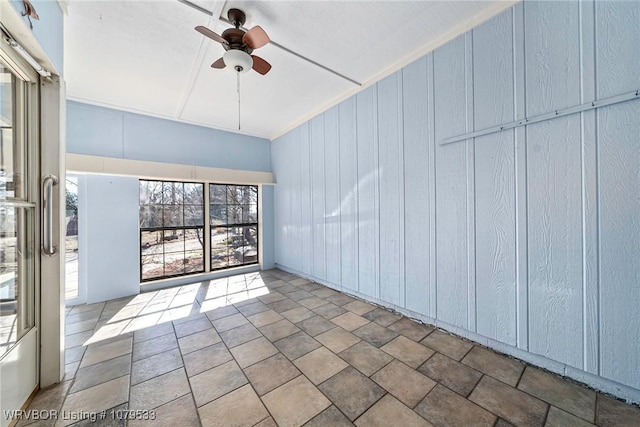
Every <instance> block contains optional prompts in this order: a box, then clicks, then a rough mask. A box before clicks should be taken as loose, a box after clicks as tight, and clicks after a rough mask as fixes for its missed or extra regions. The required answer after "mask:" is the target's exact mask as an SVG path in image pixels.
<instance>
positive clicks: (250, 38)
mask: <svg viewBox="0 0 640 427" xmlns="http://www.w3.org/2000/svg"><path fill="white" fill-rule="evenodd" d="M270 41H271V40H270V39H269V36H268V35H267V33H265V32H264V30H263V29H262V27H260V26H259V25H256V26H255V27H253V28H252V29H250V30H249V31H247V32H246V33H244V36H242V42H243V43H244V44H246V45H247V46H249V47H250V48H251V49H258V48H260V47H262V46H264V45H265V44H267V43H269V42H270Z"/></svg>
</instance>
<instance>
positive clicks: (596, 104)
mask: <svg viewBox="0 0 640 427" xmlns="http://www.w3.org/2000/svg"><path fill="white" fill-rule="evenodd" d="M634 99H640V89H639V90H635V91H631V92H627V93H623V94H621V95H616V96H611V97H608V98H604V99H601V100H598V101H591V102H585V103H584V104H580V105H575V106H573V107H568V108H562V109H559V110H553V111H551V112H549V113H544V114H539V115H537V116H533V117H528V118H527V117H525V118H524V119H522V120H516V121H513V122H509V123H505V124H502V125H498V126H492V127H490V128H486V129H482V130H477V131H474V132H469V133H464V134H461V135H457V136H452V137H450V138H445V139H443V140H442V141H440V145H446V144H452V143H454V142H460V141H464V140H466V139H471V138H477V137H480V136H484V135H489V134H492V133H496V132H502V131H504V130H509V129H514V128H517V127H520V126H526V125H531V124H534V123H539V122H544V121H547V120H553V119H557V118H559V117H564V116H569V115H571V114H577V113H581V112H583V111H589V110H595V109H598V108H602V107H607V106H609V105H614V104H620V103H621V102H627V101H632V100H634Z"/></svg>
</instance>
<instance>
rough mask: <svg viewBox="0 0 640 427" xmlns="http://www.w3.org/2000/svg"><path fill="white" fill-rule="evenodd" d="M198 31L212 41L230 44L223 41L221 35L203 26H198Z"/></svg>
mask: <svg viewBox="0 0 640 427" xmlns="http://www.w3.org/2000/svg"><path fill="white" fill-rule="evenodd" d="M196 31H197V32H199V33H200V34H202V35H204V36H207V37H209V38H210V39H212V40H215V41H217V42H218V43H222V44H229V42H228V41H226V40H225V39H223V38H222V36H221V35H218V34H216V33H214V32H213V31H211V30H210V29H208V28H207V27H203V26H202V25H198V26H197V27H196Z"/></svg>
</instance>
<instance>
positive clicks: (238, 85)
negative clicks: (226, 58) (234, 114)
mask: <svg viewBox="0 0 640 427" xmlns="http://www.w3.org/2000/svg"><path fill="white" fill-rule="evenodd" d="M236 80H237V91H238V130H240V72H238V71H236Z"/></svg>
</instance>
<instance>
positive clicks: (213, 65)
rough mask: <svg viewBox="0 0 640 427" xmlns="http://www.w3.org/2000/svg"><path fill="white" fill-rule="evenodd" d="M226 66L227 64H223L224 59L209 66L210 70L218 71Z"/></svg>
mask: <svg viewBox="0 0 640 427" xmlns="http://www.w3.org/2000/svg"><path fill="white" fill-rule="evenodd" d="M226 66H227V64H225V63H224V58H220V59H218V60H217V61H216V62H214V63H213V64H211V68H218V69H222V68H224V67H226Z"/></svg>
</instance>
